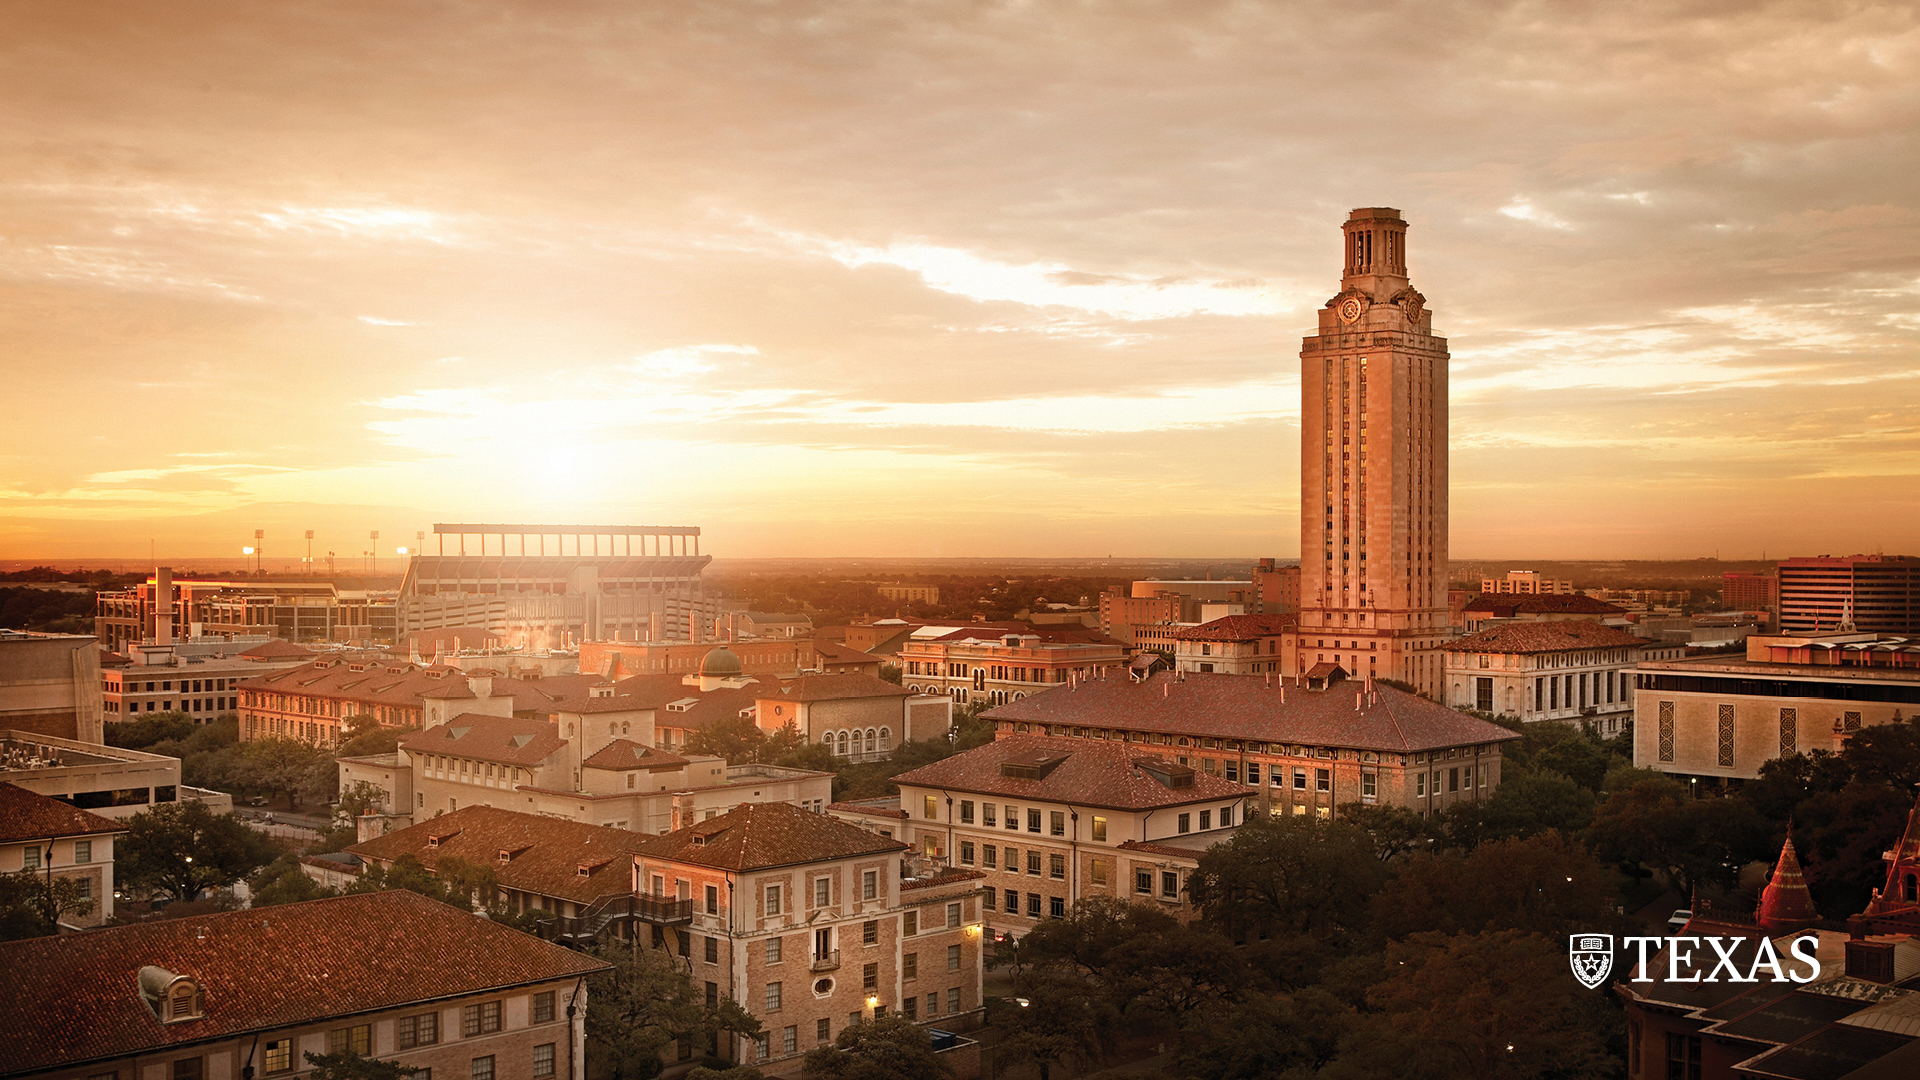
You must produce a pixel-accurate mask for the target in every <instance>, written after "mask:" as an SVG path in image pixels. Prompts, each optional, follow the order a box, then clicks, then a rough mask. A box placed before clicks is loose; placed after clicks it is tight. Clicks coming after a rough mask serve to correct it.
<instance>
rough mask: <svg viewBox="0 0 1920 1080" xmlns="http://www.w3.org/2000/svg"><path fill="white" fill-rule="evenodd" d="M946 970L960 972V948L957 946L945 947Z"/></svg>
mask: <svg viewBox="0 0 1920 1080" xmlns="http://www.w3.org/2000/svg"><path fill="white" fill-rule="evenodd" d="M947 970H948V971H959V970H960V946H958V945H949V946H947Z"/></svg>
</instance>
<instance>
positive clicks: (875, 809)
mask: <svg viewBox="0 0 1920 1080" xmlns="http://www.w3.org/2000/svg"><path fill="white" fill-rule="evenodd" d="M880 801H881V800H879V799H869V800H864V801H861V802H836V803H828V804H827V809H829V810H839V811H841V812H842V813H848V814H865V815H868V816H869V817H890V818H904V817H906V816H907V812H906V811H905V810H902V809H900V807H899V806H897V805H895V806H875V805H873V804H874V803H877V802H880ZM886 801H888V802H891V801H892V800H891V799H889V800H886Z"/></svg>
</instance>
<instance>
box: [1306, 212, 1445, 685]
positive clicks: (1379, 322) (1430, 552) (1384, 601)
mask: <svg viewBox="0 0 1920 1080" xmlns="http://www.w3.org/2000/svg"><path fill="white" fill-rule="evenodd" d="M1342 230H1343V233H1344V249H1345V251H1344V264H1345V265H1344V268H1343V270H1342V272H1341V278H1340V292H1339V293H1338V294H1337V295H1336V296H1334V298H1333V299H1331V300H1329V301H1327V303H1326V306H1325V307H1324V308H1323V309H1322V310H1321V312H1320V329H1319V332H1318V333H1316V334H1314V335H1313V336H1311V337H1308V338H1305V339H1304V340H1303V341H1302V342H1301V348H1300V567H1301V575H1300V584H1301V590H1300V592H1301V595H1300V607H1301V613H1300V631H1299V641H1300V645H1299V648H1300V655H1299V657H1298V658H1297V659H1298V662H1299V667H1298V669H1297V670H1300V671H1307V670H1310V669H1311V668H1312V667H1313V665H1314V664H1316V663H1337V664H1339V665H1340V666H1341V667H1342V668H1344V669H1346V670H1347V671H1348V672H1350V673H1352V674H1354V675H1357V676H1362V677H1366V676H1377V677H1380V678H1390V679H1399V680H1401V681H1404V682H1408V683H1412V684H1413V685H1415V686H1417V687H1419V688H1420V689H1421V690H1422V691H1425V692H1428V693H1432V694H1434V695H1435V696H1436V697H1438V696H1439V692H1440V690H1441V689H1442V687H1441V684H1442V681H1443V678H1444V671H1443V664H1442V656H1443V654H1442V653H1441V652H1440V651H1439V646H1440V644H1441V641H1442V640H1443V639H1444V638H1445V636H1446V633H1447V623H1448V609H1447V342H1446V339H1445V338H1440V337H1435V336H1434V334H1433V316H1432V313H1431V312H1429V311H1427V309H1426V298H1425V297H1423V296H1421V295H1420V293H1419V291H1418V290H1416V289H1414V288H1413V286H1412V284H1411V283H1410V282H1409V280H1408V278H1407V244H1406V241H1407V223H1406V222H1405V221H1404V220H1402V219H1401V217H1400V211H1398V210H1394V209H1391V208H1388V207H1366V208H1362V209H1359V210H1355V211H1353V212H1352V213H1351V214H1349V215H1348V217H1347V221H1346V224H1345V225H1344V226H1342Z"/></svg>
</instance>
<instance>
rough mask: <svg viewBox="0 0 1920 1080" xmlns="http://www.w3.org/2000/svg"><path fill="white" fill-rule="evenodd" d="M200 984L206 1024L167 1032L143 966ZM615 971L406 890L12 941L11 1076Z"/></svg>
mask: <svg viewBox="0 0 1920 1080" xmlns="http://www.w3.org/2000/svg"><path fill="white" fill-rule="evenodd" d="M149 964H151V965H154V966H157V967H161V968H164V969H166V970H167V971H170V972H172V973H174V974H175V975H184V976H190V977H192V978H193V979H195V980H197V981H198V982H199V983H200V985H201V989H202V991H203V993H204V995H205V1002H206V1004H205V1010H206V1015H205V1016H204V1017H203V1018H202V1019H199V1020H192V1021H186V1022H181V1023H174V1024H168V1025H165V1026H162V1025H161V1024H160V1022H159V1021H158V1020H156V1019H155V1018H154V1014H153V1012H152V1011H151V1010H150V1009H149V1008H148V1006H147V1005H146V1003H145V1001H144V999H142V997H141V995H140V992H139V989H138V986H139V982H138V979H139V971H140V968H141V967H143V966H146V965H149ZM607 966H608V965H607V964H605V963H603V962H601V961H598V960H594V959H591V958H589V957H586V956H582V955H580V954H579V953H576V952H573V951H571V950H568V949H563V948H561V947H560V946H557V945H552V944H549V943H547V942H544V941H541V940H540V939H538V938H536V937H533V936H532V935H529V934H523V933H521V932H520V931H518V930H510V929H508V928H506V927H504V926H497V925H495V924H493V923H491V922H488V921H487V920H485V919H481V918H477V917H475V916H473V915H469V914H467V913H465V912H463V911H459V910H456V909H454V908H451V907H448V906H447V905H445V904H441V903H438V902H436V901H433V900H428V899H426V898H425V897H423V896H417V895H415V894H413V893H410V892H403V891H399V890H394V891H389V892H379V893H368V894H363V895H358V896H342V897H337V898H332V899H326V900H310V901H308V902H306V903H302V904H286V905H282V906H279V907H269V908H258V909H255V910H251V911H228V912H222V913H220V914H217V915H202V916H199V917H196V918H187V919H170V920H166V921H162V922H149V923H140V924H138V925H134V926H122V927H111V928H108V929H104V930H90V931H88V932H87V933H84V934H68V935H63V936H59V937H45V938H32V939H29V940H25V941H9V942H0V967H4V968H5V970H6V971H7V972H8V973H9V979H8V988H7V990H8V1006H7V1008H8V1015H7V1023H6V1024H5V1025H0V1063H4V1064H0V1069H4V1070H6V1071H7V1072H9V1073H12V1072H14V1071H16V1070H17V1071H20V1072H33V1071H37V1070H40V1069H47V1068H52V1067H55V1066H65V1065H79V1064H81V1063H85V1062H91V1061H99V1060H103V1059H109V1058H116V1057H124V1056H127V1055H130V1054H135V1053H144V1052H147V1051H150V1050H155V1049H164V1048H166V1047H169V1046H176V1045H181V1044H188V1043H197V1042H203V1041H206V1040H210V1039H218V1038H225V1037H231V1036H235V1035H239V1034H242V1033H245V1032H250V1031H274V1030H281V1029H286V1028H294V1027H300V1026H303V1025H308V1024H316V1023H320V1022H322V1021H325V1020H328V1019H331V1018H333V1017H338V1016H347V1015H351V1014H354V1013H363V1012H368V1011H372V1010H377V1009H386V1008H397V1007H399V1006H402V1005H407V1004H411V1003H414V1002H423V1001H431V1000H435V999H438V998H444V997H448V996H452V995H456V994H469V993H478V992H481V991H485V990H490V989H495V988H505V987H512V986H523V985H526V984H529V983H536V982H544V981H546V980H549V979H559V978H568V977H572V976H578V975H585V974H588V973H590V972H594V971H599V970H603V969H605V968H606V967H607Z"/></svg>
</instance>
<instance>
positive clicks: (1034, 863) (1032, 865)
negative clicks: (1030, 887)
mask: <svg viewBox="0 0 1920 1080" xmlns="http://www.w3.org/2000/svg"><path fill="white" fill-rule="evenodd" d="M1027 873H1028V874H1029V875H1031V876H1033V877H1039V876H1040V853H1039V852H1037V851H1028V852H1027Z"/></svg>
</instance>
